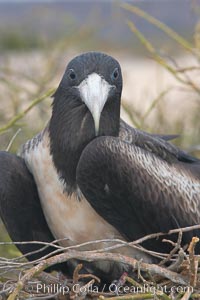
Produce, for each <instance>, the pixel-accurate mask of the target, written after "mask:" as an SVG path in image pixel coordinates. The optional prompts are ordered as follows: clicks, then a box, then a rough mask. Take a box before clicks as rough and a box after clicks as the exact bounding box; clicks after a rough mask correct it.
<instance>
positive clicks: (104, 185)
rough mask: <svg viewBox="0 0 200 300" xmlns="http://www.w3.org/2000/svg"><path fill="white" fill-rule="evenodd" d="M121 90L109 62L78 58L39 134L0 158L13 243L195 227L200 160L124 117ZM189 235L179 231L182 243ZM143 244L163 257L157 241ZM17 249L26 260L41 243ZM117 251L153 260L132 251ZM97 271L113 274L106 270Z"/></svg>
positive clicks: (1, 195)
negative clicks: (128, 122)
mask: <svg viewBox="0 0 200 300" xmlns="http://www.w3.org/2000/svg"><path fill="white" fill-rule="evenodd" d="M121 92H122V73H121V68H120V65H119V63H118V62H117V61H116V60H115V59H114V58H112V57H111V56H109V55H106V54H104V53H99V52H88V53H85V54H82V55H79V56H77V57H75V58H74V59H72V60H71V61H70V62H69V64H68V66H67V68H66V71H65V73H64V76H63V78H62V80H61V82H60V84H59V86H58V88H57V90H56V92H55V94H54V95H53V104H52V115H51V118H50V121H49V123H48V125H47V126H46V127H45V129H44V130H43V131H42V132H41V133H39V134H38V135H37V136H35V137H34V138H33V139H31V140H29V141H28V142H26V143H25V144H24V145H23V146H22V147H21V150H20V153H19V154H18V155H14V154H10V153H7V152H0V214H1V217H2V220H3V222H4V223H5V225H6V228H7V230H8V232H9V234H10V236H11V239H12V240H13V241H47V242H50V241H52V240H54V239H59V240H61V241H60V243H61V244H62V245H64V246H70V245H75V244H80V243H83V242H86V241H91V240H99V239H115V238H119V239H123V240H125V241H133V240H135V239H138V238H140V237H142V236H144V235H147V234H150V233H154V232H160V231H162V232H168V231H169V230H170V229H174V228H179V227H185V226H189V225H194V224H199V223H200V161H199V160H198V159H197V158H194V157H192V156H190V155H189V154H187V153H185V152H184V151H182V150H180V149H179V148H177V147H176V146H174V145H172V144H171V143H170V142H169V141H168V140H169V139H170V136H159V135H153V134H148V133H146V132H143V131H140V130H137V129H135V128H132V127H131V126H129V125H128V124H127V123H125V122H124V121H123V120H121V119H120V103H121ZM193 234H194V232H188V233H186V234H184V236H183V243H184V244H187V243H189V241H190V239H191V237H192V235H193ZM195 234H199V231H196V232H195ZM62 239H63V240H62ZM106 245H107V244H106V243H104V244H103V245H101V246H102V247H103V246H106ZM109 245H110V244H109ZM147 246H148V247H149V248H150V249H153V250H156V251H159V252H162V251H163V252H164V251H165V250H166V243H162V242H161V241H160V240H151V241H149V242H148V243H147ZM18 247H19V249H20V250H21V251H22V253H28V252H30V251H33V250H35V249H38V247H41V246H36V245H32V244H27V245H18ZM88 247H89V246H88ZM91 247H92V246H91V245H90V248H89V249H91ZM93 247H94V245H93ZM50 251H52V249H50V248H48V249H46V250H44V251H43V252H42V253H40V252H39V253H35V254H32V255H30V256H29V259H31V260H33V259H35V258H38V256H41V255H42V254H44V253H48V252H50ZM118 251H119V252H120V253H125V254H128V255H132V256H134V257H136V258H141V257H142V258H143V259H144V260H146V261H150V260H151V258H150V257H149V256H148V255H147V254H145V253H143V252H140V251H139V250H136V249H133V248H125V247H124V248H120V249H119V250H118ZM98 268H100V269H101V270H103V272H107V273H108V274H109V273H110V272H111V264H105V265H104V264H102V263H101V264H99V265H98Z"/></svg>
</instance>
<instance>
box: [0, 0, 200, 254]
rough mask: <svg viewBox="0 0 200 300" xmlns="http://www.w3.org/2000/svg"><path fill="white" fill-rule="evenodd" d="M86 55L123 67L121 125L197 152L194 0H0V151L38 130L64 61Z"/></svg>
mask: <svg viewBox="0 0 200 300" xmlns="http://www.w3.org/2000/svg"><path fill="white" fill-rule="evenodd" d="M91 50H98V51H104V52H107V53H109V54H111V55H112V56H114V57H116V58H117V59H118V60H119V62H120V64H121V67H122V71H123V77H124V90H123V97H122V98H123V101H122V113H121V114H122V117H123V118H124V119H126V121H128V122H129V123H130V124H132V125H134V126H135V127H138V128H140V129H142V130H146V131H148V132H154V133H165V134H180V137H179V138H178V139H177V140H176V141H175V143H176V144H177V145H179V146H181V147H182V148H184V149H185V150H187V151H190V152H192V153H193V154H195V155H199V150H200V141H199V133H200V118H199V112H200V84H199V83H200V70H199V69H200V0H165V1H160V0H144V1H137V0H135V1H134V0H132V1H128V2H125V1H121V2H119V1H114V0H113V1H109V0H108V1H100V0H99V1H98V0H96V1H94V0H93V1H81V0H80V1H62V2H61V1H28V0H27V1H0V150H6V149H9V151H12V152H16V151H17V149H18V148H19V146H20V145H21V144H22V143H24V142H25V141H26V140H27V139H29V138H31V137H32V136H33V135H34V134H35V133H37V132H38V131H40V130H41V129H42V128H44V126H45V124H46V123H47V121H48V119H49V117H50V114H51V108H50V105H51V101H52V99H51V97H50V95H51V94H52V93H53V90H54V89H55V88H56V86H57V85H58V83H59V81H60V78H61V76H62V74H63V72H64V69H65V66H66V64H67V62H68V61H69V60H70V59H71V58H72V57H73V56H75V55H77V54H80V53H81V52H85V51H91ZM0 168H1V166H0ZM8 240H9V237H8V235H7V233H6V231H5V229H4V228H3V224H0V241H8ZM16 254H17V250H16V249H15V248H14V247H10V246H2V247H1V246H0V255H1V256H7V257H9V256H13V255H16Z"/></svg>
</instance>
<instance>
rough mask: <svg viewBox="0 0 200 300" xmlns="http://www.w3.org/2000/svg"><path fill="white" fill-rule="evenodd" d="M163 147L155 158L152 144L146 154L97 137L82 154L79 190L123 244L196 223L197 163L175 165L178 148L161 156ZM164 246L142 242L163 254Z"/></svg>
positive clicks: (199, 198)
mask: <svg viewBox="0 0 200 300" xmlns="http://www.w3.org/2000/svg"><path fill="white" fill-rule="evenodd" d="M167 146H168V145H166V147H165V148H164V149H162V151H163V153H162V155H160V154H159V153H158V151H155V153H154V152H153V151H152V149H153V148H154V147H155V145H154V144H153V145H152V147H151V148H150V150H148V148H147V147H144V148H142V147H141V146H136V145H133V144H130V143H127V142H124V141H122V140H120V139H119V138H114V137H100V138H97V139H95V140H94V141H93V142H91V143H90V144H89V145H88V146H87V147H86V148H85V150H84V151H83V153H82V156H81V159H80V161H79V165H78V168H77V181H78V185H79V187H80V189H81V191H82V192H83V194H84V195H85V197H86V198H87V200H88V201H89V202H90V204H91V205H92V206H93V208H94V209H95V210H96V211H97V212H98V213H99V214H100V215H101V216H102V217H103V218H104V219H105V220H107V221H108V222H109V223H111V224H112V225H113V226H115V227H116V228H117V229H118V230H119V231H120V232H121V233H122V234H123V235H124V236H126V238H128V240H135V239H137V238H140V237H142V236H144V235H146V234H150V233H153V232H160V231H162V232H168V231H169V230H170V229H173V228H177V227H185V226H189V225H194V224H200V175H199V176H198V174H199V173H198V172H199V170H200V164H199V163H198V162H197V163H194V162H192V163H188V162H187V163H184V162H182V161H179V160H178V158H177V153H178V150H177V151H176V152H175V154H174V155H173V153H171V152H169V153H167ZM169 149H171V148H170V146H169ZM164 157H166V158H167V160H166V159H164ZM169 157H170V159H169ZM188 166H189V168H188ZM193 168H194V170H195V171H194V172H193ZM195 168H196V169H195ZM197 170H198V171H197ZM197 233H198V234H199V231H198V232H197ZM192 234H193V233H191V232H190V233H188V234H185V235H184V240H183V242H184V243H188V242H189V241H190V238H191V236H192ZM165 245H166V243H162V244H161V243H160V241H156V242H155V241H153V242H152V243H151V242H149V243H148V246H149V247H151V248H152V249H154V250H159V251H165V250H166V248H165ZM166 251H167V250H166Z"/></svg>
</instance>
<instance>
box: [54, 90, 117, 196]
mask: <svg viewBox="0 0 200 300" xmlns="http://www.w3.org/2000/svg"><path fill="white" fill-rule="evenodd" d="M114 107H116V102H115V105H114V106H113V107H107V108H106V109H105V113H104V112H103V113H102V123H101V124H100V135H101V136H102V135H104V136H105V135H109V136H118V134H119V119H120V118H119V113H120V112H119V111H117V112H115V111H114V110H115V109H114ZM119 107H120V103H119ZM113 116H114V117H113ZM106 120H108V121H106ZM49 136H50V151H51V155H52V157H53V162H54V165H55V167H56V169H57V171H58V173H59V175H60V177H61V178H62V179H63V180H64V181H65V183H66V189H67V191H68V192H69V193H73V192H74V191H75V190H76V188H77V184H76V168H77V165H78V162H79V159H80V156H81V153H82V151H83V149H84V148H85V147H86V146H87V145H88V144H89V143H90V142H91V141H92V140H93V139H94V138H95V130H94V121H93V118H92V116H91V113H90V112H89V110H88V109H87V107H86V106H85V105H84V104H82V103H80V102H77V101H76V99H72V98H71V97H70V99H66V98H65V99H64V98H63V96H61V94H57V95H56V97H55V98H54V102H53V110H52V117H51V120H50V123H49Z"/></svg>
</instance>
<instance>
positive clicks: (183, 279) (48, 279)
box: [0, 225, 200, 300]
mask: <svg viewBox="0 0 200 300" xmlns="http://www.w3.org/2000/svg"><path fill="white" fill-rule="evenodd" d="M197 228H200V225H195V226H191V227H187V228H181V229H176V230H171V231H170V232H169V233H168V235H170V234H172V233H178V240H177V242H176V243H174V242H172V241H171V240H170V239H169V240H165V242H169V243H171V244H172V245H173V250H172V251H171V252H170V253H169V254H163V253H162V254H161V253H155V252H154V253H152V252H150V251H148V250H146V249H144V248H142V247H141V245H140V244H141V243H142V242H144V241H146V240H147V239H152V238H155V237H160V236H162V235H164V234H163V233H157V234H152V235H148V236H145V237H144V238H141V239H139V240H137V241H134V242H131V243H126V242H124V241H121V240H103V241H104V242H105V241H106V242H109V241H110V242H111V246H110V247H107V248H104V249H102V248H101V249H99V250H92V251H88V250H87V251H81V250H80V249H81V247H82V246H86V245H87V246H88V245H89V244H95V246H97V245H98V244H99V243H100V242H102V240H101V241H92V242H87V243H85V244H81V245H76V246H73V247H67V248H64V247H61V246H58V244H57V243H58V241H54V242H52V243H41V242H40V244H43V248H42V249H41V251H42V250H44V248H47V247H49V246H53V247H54V248H55V251H54V253H53V256H51V257H50V256H48V255H47V256H45V257H42V258H41V259H39V260H37V261H34V262H27V261H25V260H24V258H25V257H26V256H27V255H25V256H21V257H17V258H13V259H6V258H0V272H1V275H0V276H1V277H0V278H1V280H0V299H1V300H4V299H8V300H14V299H32V300H33V299H36V300H39V299H58V300H64V299H75V298H76V299H110V300H113V299H116V300H119V299H164V300H170V299H171V300H172V299H173V300H175V299H177V300H178V299H182V300H187V299H200V274H198V271H199V258H200V256H198V255H195V246H196V243H197V242H198V241H199V239H198V238H197V237H193V239H192V241H191V243H190V245H189V247H188V248H187V249H184V248H182V247H181V240H182V234H183V232H186V231H189V230H194V229H197ZM165 235H166V233H165ZM169 238H170V237H169ZM29 243H30V242H29ZM32 243H36V242H32ZM1 244H8V243H1ZM15 244H16V243H15ZM124 246H129V247H135V248H139V249H140V250H142V251H144V252H149V253H150V254H151V255H154V256H157V257H159V258H160V259H161V261H160V263H159V264H158V265H155V264H148V263H144V262H143V261H137V260H136V259H134V258H132V257H128V256H124V255H121V254H118V253H116V252H115V253H113V252H112V251H113V250H115V251H116V249H119V252H120V248H121V247H124ZM63 251H64V252H63ZM70 259H77V260H79V261H80V260H81V261H83V264H84V261H85V262H88V261H89V262H91V261H104V260H106V261H113V262H118V263H124V264H126V265H128V266H129V267H130V268H131V269H132V272H131V274H134V276H132V275H131V276H130V275H129V274H127V273H124V274H122V276H121V278H118V280H116V281H115V282H112V283H110V284H104V283H102V282H101V278H98V277H97V276H95V274H83V272H80V271H81V269H82V264H79V265H77V267H76V268H75V270H74V273H73V276H72V278H67V277H66V276H64V275H63V274H62V273H60V272H53V273H51V274H50V273H46V272H45V269H46V268H47V267H50V266H53V265H55V264H58V263H62V262H66V261H68V260H70ZM166 265H167V266H166Z"/></svg>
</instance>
